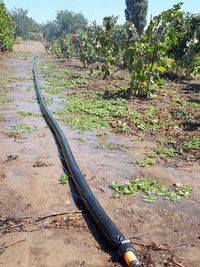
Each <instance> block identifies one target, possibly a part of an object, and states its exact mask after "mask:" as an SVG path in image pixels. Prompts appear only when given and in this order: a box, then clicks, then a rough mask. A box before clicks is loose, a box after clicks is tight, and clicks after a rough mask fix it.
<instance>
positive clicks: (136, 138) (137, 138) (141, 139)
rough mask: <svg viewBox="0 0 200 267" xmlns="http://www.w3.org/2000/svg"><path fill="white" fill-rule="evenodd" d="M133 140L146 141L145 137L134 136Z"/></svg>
mask: <svg viewBox="0 0 200 267" xmlns="http://www.w3.org/2000/svg"><path fill="white" fill-rule="evenodd" d="M131 141H133V142H135V141H144V137H134V138H132V139H131Z"/></svg>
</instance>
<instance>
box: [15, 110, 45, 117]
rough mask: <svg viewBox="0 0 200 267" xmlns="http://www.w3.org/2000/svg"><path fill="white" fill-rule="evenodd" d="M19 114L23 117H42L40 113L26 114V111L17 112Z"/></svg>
mask: <svg viewBox="0 0 200 267" xmlns="http://www.w3.org/2000/svg"><path fill="white" fill-rule="evenodd" d="M17 114H19V115H21V116H33V117H40V116H41V115H40V114H39V113H35V112H25V111H17Z"/></svg>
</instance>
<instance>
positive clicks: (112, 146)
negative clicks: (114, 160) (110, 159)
mask: <svg viewBox="0 0 200 267" xmlns="http://www.w3.org/2000/svg"><path fill="white" fill-rule="evenodd" d="M96 148H97V149H110V150H115V149H117V148H118V146H116V145H115V144H113V143H110V144H105V145H104V144H98V145H96Z"/></svg>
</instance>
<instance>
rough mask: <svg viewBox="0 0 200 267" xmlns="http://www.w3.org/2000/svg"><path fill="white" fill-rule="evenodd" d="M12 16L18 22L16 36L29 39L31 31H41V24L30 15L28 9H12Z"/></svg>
mask: <svg viewBox="0 0 200 267" xmlns="http://www.w3.org/2000/svg"><path fill="white" fill-rule="evenodd" d="M11 17H12V19H13V20H14V21H15V23H16V28H15V35H16V36H20V37H22V38H23V39H29V32H40V31H41V25H39V24H38V23H37V22H36V21H34V20H33V19H32V18H29V17H28V10H27V9H23V8H15V9H13V10H12V11H11Z"/></svg>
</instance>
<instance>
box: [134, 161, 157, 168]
mask: <svg viewBox="0 0 200 267" xmlns="http://www.w3.org/2000/svg"><path fill="white" fill-rule="evenodd" d="M136 164H138V165H140V166H141V167H144V168H145V167H148V166H151V165H154V164H155V160H153V159H145V160H144V161H141V160H136Z"/></svg>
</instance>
